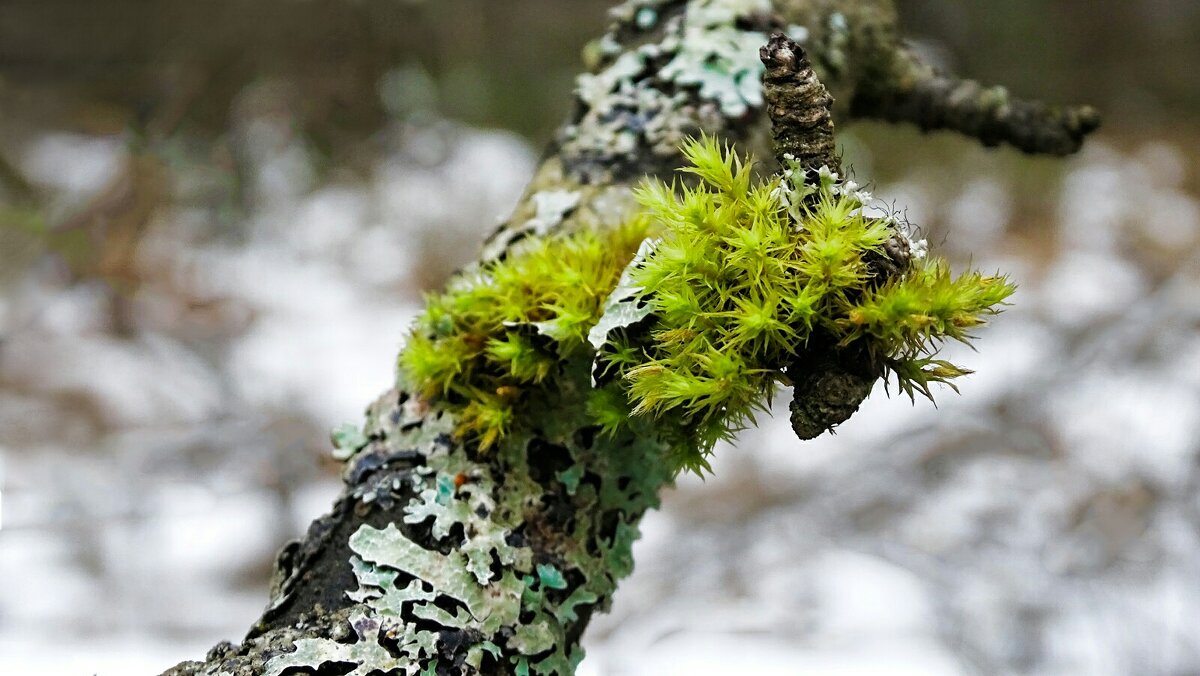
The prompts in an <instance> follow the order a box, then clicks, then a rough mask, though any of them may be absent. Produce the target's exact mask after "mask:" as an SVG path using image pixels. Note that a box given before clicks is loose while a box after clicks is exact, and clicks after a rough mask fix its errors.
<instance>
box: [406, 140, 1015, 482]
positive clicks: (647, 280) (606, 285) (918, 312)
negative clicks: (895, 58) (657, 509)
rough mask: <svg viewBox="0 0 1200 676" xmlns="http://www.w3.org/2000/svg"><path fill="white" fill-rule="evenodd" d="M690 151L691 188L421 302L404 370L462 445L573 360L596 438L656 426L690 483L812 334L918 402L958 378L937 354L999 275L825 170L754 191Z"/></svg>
mask: <svg viewBox="0 0 1200 676" xmlns="http://www.w3.org/2000/svg"><path fill="white" fill-rule="evenodd" d="M683 151H684V154H685V155H686V157H687V159H688V160H689V162H690V166H689V167H687V168H686V169H684V170H683V171H685V172H688V173H690V174H694V175H695V176H697V177H698V178H699V183H698V184H697V185H694V186H688V185H679V184H672V185H667V184H664V183H662V182H660V181H649V182H647V183H645V184H644V185H643V186H642V187H640V188H639V189H638V191H637V198H638V201H639V203H640V204H641V206H642V209H643V211H642V213H641V215H640V216H639V217H637V218H635V219H634V220H633V221H631V222H630V223H627V224H625V225H623V226H621V227H619V228H616V229H614V230H611V231H605V232H602V233H594V232H583V233H577V234H573V235H569V236H555V237H548V238H544V239H542V240H540V241H538V242H536V243H534V244H533V245H532V246H531V248H528V249H526V250H524V251H522V252H520V253H516V254H513V255H511V256H510V257H509V258H507V259H505V260H504V261H502V262H499V263H494V264H492V265H490V266H489V267H487V268H485V269H483V270H481V271H479V272H477V273H475V274H474V275H473V276H470V277H466V278H463V279H460V280H458V282H457V283H456V284H455V285H454V286H453V287H452V288H451V290H450V291H448V292H447V293H445V294H442V295H439V296H435V297H433V298H430V299H429V304H428V308H427V310H426V312H425V314H424V315H423V316H422V317H421V318H420V319H419V320H418V322H417V326H416V329H415V330H414V333H413V336H412V338H411V339H410V341H409V344H408V347H407V349H406V350H405V351H404V353H403V354H402V355H401V358H400V364H401V369H402V371H403V372H404V374H405V375H406V376H407V380H408V383H409V384H410V385H411V386H413V387H414V388H415V389H416V390H417V391H418V392H419V393H420V394H421V395H422V396H424V397H426V398H436V399H440V400H442V401H444V402H447V403H449V404H451V405H454V406H456V407H457V408H458V409H459V411H458V420H459V423H458V431H459V434H460V435H463V436H466V437H469V438H472V439H474V440H476V441H477V442H478V443H479V445H480V447H481V448H483V449H485V450H486V449H488V448H490V447H492V446H494V445H495V444H496V443H497V442H498V441H499V440H500V439H502V438H503V437H504V436H506V435H508V434H509V433H511V432H512V430H513V427H514V426H515V425H517V424H519V422H518V421H520V420H521V419H522V417H523V416H522V415H521V406H522V402H523V401H528V400H529V398H530V395H532V394H536V393H538V392H542V391H547V392H552V391H553V390H552V389H551V385H552V382H551V381H552V380H553V379H554V378H555V374H556V370H557V369H559V368H560V364H561V363H562V361H563V359H564V358H567V357H574V356H577V355H579V354H580V353H586V354H589V355H592V354H594V359H595V367H594V369H593V375H594V376H595V378H596V379H597V381H598V382H597V383H596V384H595V389H594V391H593V393H592V394H591V396H590V397H589V400H588V413H589V414H590V415H591V416H592V417H593V418H594V420H595V422H596V424H598V425H599V426H600V427H601V428H603V429H604V430H606V431H608V432H609V433H614V432H616V431H618V430H620V429H622V428H623V427H627V426H628V425H629V424H630V421H631V416H632V420H638V419H649V420H651V421H652V425H651V427H652V429H653V430H654V433H655V434H656V435H657V436H658V437H659V438H660V439H661V440H662V441H664V442H666V443H667V444H668V445H669V446H670V447H671V448H672V449H674V453H673V455H674V457H675V460H676V462H677V463H678V465H679V466H680V467H685V468H688V469H691V470H695V471H700V470H701V469H703V468H706V467H707V461H706V457H707V455H708V454H709V452H711V450H712V447H713V445H714V444H715V443H716V442H717V441H718V440H720V439H724V438H729V437H730V436H732V435H733V434H734V433H735V432H736V431H737V430H739V429H741V428H742V427H743V426H745V425H747V424H751V423H753V421H754V413H755V412H756V411H758V410H763V409H765V408H766V407H767V406H768V404H769V402H770V399H771V396H772V394H773V393H774V392H775V390H776V388H777V387H778V386H779V385H780V384H787V383H788V382H789V381H788V378H787V375H786V370H787V368H788V366H789V365H791V364H793V363H795V362H796V360H797V359H803V357H804V352H805V350H806V349H807V348H808V346H809V345H810V341H813V340H814V339H816V344H819V345H822V346H828V345H829V344H838V345H849V344H850V343H856V344H859V345H863V346H865V347H866V348H867V349H866V351H865V352H866V354H868V355H869V358H870V359H872V360H873V361H874V363H875V364H876V365H877V366H878V367H880V368H882V369H884V371H885V372H886V373H888V374H889V375H891V376H893V377H895V378H896V380H897V382H898V384H899V386H900V389H901V390H902V391H903V392H905V393H907V394H909V395H910V396H913V395H914V394H915V393H916V392H920V393H922V394H924V395H926V396H931V392H930V389H929V384H930V383H933V382H948V381H950V380H951V379H953V378H955V377H958V376H960V375H963V374H964V373H966V371H964V370H962V369H959V368H958V367H956V366H954V365H953V364H950V363H948V362H945V361H942V360H937V359H933V356H934V355H935V353H936V352H937V350H938V348H939V346H940V344H941V342H942V341H943V340H945V339H947V338H952V339H955V340H960V341H967V340H969V339H970V335H969V333H968V332H969V330H970V329H972V328H973V327H976V326H979V325H981V324H983V323H984V317H985V316H986V315H988V314H992V313H995V312H996V311H998V309H999V307H1000V306H1001V305H1002V304H1003V302H1004V300H1005V299H1006V298H1007V297H1008V296H1009V295H1010V294H1011V293H1012V291H1013V286H1012V284H1010V283H1009V282H1008V280H1007V279H1006V278H1004V277H1000V276H985V275H981V274H979V273H977V272H969V273H967V274H964V275H961V276H959V277H952V276H951V275H950V272H949V268H948V266H947V264H946V263H945V262H944V261H942V260H940V259H935V258H928V257H925V256H924V252H923V251H922V250H920V249H918V248H916V247H915V246H914V245H913V244H912V243H911V242H910V241H909V240H908V237H907V233H906V232H904V230H903V229H902V227H901V226H900V225H898V224H897V223H895V222H894V221H893V220H892V219H890V218H881V217H874V216H870V215H868V214H867V213H865V212H864V210H863V203H864V201H865V199H867V197H866V196H865V195H864V194H863V193H859V192H856V191H855V188H854V186H853V185H852V184H849V183H839V182H838V180H837V176H836V175H834V174H832V173H830V172H828V171H823V172H821V173H820V181H819V185H808V184H804V183H803V182H802V178H803V176H804V172H802V171H799V168H798V167H796V166H792V167H789V168H788V170H787V171H785V172H784V174H783V176H777V177H774V178H772V179H770V180H767V181H763V182H755V181H754V180H753V179H752V175H751V171H750V166H749V165H748V163H746V162H744V161H743V160H742V159H741V158H738V157H737V156H735V155H734V154H733V153H731V152H728V151H723V150H722V148H721V146H720V145H719V144H718V143H717V142H716V141H715V140H713V139H711V138H704V139H701V140H698V141H691V142H689V143H687V144H686V145H685V146H684V148H683ZM650 235H655V236H660V237H659V238H658V239H653V240H649V243H648V245H646V246H642V247H641V253H639V255H638V256H637V258H634V252H635V251H638V249H639V245H642V244H643V240H644V239H645V238H646V237H647V236H650ZM631 259H633V262H632V263H631V262H630V261H631ZM618 282H619V283H620V286H619V287H618ZM616 288H619V290H618V291H616V292H614V289H616ZM610 294H611V295H612V296H614V297H610ZM616 296H621V297H619V298H617V297H616ZM597 323H599V324H600V325H601V326H602V327H603V330H602V331H600V335H599V336H597V335H595V334H596V332H594V331H592V334H593V335H591V336H589V332H590V331H591V330H592V328H593V327H595V326H596V325H597ZM589 340H590V342H589ZM821 349H828V347H822V348H821Z"/></svg>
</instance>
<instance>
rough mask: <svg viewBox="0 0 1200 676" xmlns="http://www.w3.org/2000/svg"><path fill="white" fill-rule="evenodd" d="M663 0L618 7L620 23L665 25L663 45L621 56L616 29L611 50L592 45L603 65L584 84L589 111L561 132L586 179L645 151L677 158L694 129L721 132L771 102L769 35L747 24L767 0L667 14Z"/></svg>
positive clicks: (711, 1) (716, 0)
mask: <svg viewBox="0 0 1200 676" xmlns="http://www.w3.org/2000/svg"><path fill="white" fill-rule="evenodd" d="M659 4H661V3H654V2H629V3H625V4H624V5H621V6H620V7H618V8H617V10H615V12H614V17H615V18H616V19H617V20H618V22H619V23H618V25H622V23H623V24H624V25H634V26H637V27H638V28H639V30H647V29H649V28H650V26H652V25H656V26H661V32H662V37H661V39H660V40H659V41H658V42H653V43H648V44H642V45H639V46H637V47H636V48H632V49H629V50H627V51H624V52H623V53H622V52H620V51H617V50H619V43H618V42H617V41H616V38H615V37H614V36H613V34H612V33H610V34H609V36H607V38H606V40H605V41H604V42H603V44H604V45H607V48H608V51H607V52H605V51H604V50H601V49H600V47H599V46H597V47H594V48H592V49H590V50H589V53H590V54H592V56H590V57H589V60H592V61H594V62H595V63H594V69H593V70H594V72H591V73H586V74H584V75H581V76H580V77H579V79H578V81H577V84H576V95H577V96H578V98H579V100H580V101H581V102H582V103H583V104H584V106H585V110H584V112H583V115H582V116H581V118H580V119H579V120H577V121H576V122H575V123H573V124H571V125H568V126H567V127H566V128H565V129H564V130H563V132H562V133H561V135H560V137H559V144H560V146H561V150H562V152H563V154H564V156H565V157H566V158H567V160H568V163H569V164H572V165H573V166H576V168H577V170H578V171H580V172H582V173H583V175H585V176H586V175H588V172H589V171H592V169H595V170H600V169H599V167H602V166H611V165H619V164H620V162H619V161H617V162H613V158H620V157H632V156H633V155H635V152H634V151H635V150H638V149H644V150H648V151H649V156H650V157H660V158H670V157H674V156H676V154H677V152H678V151H677V149H678V146H679V144H680V143H681V142H682V141H683V139H684V138H685V137H686V136H687V135H689V134H694V133H696V131H698V130H699V129H710V130H719V129H722V128H724V127H725V126H726V125H727V124H728V123H729V121H730V120H737V119H739V118H742V117H744V116H745V115H746V114H747V113H748V112H750V111H751V110H754V109H757V108H759V107H761V106H762V102H763V100H762V84H761V82H760V78H761V74H762V71H763V65H762V63H761V61H760V60H759V58H758V48H759V46H761V45H762V44H763V42H764V41H765V40H766V36H765V34H764V33H762V32H761V31H757V30H746V29H743V28H741V27H739V21H742V20H750V19H756V18H760V17H762V16H764V15H767V14H769V12H770V11H771V6H770V3H769V2H768V1H767V0H692V1H691V2H688V3H687V5H686V6H685V7H684V9H683V11H682V13H679V14H673V15H671V16H669V18H666V19H664V18H663V15H662V13H661V12H660V11H659V9H658V5H659ZM651 13H653V14H651ZM651 16H653V18H654V23H653V24H651V23H650V21H649V17H651ZM605 54H607V55H605ZM613 57H615V58H613Z"/></svg>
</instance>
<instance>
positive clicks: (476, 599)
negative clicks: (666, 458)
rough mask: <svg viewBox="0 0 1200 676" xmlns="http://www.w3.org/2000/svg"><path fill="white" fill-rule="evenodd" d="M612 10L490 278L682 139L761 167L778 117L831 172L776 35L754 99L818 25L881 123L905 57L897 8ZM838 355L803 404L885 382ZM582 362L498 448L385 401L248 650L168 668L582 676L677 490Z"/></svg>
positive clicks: (590, 221)
mask: <svg viewBox="0 0 1200 676" xmlns="http://www.w3.org/2000/svg"><path fill="white" fill-rule="evenodd" d="M613 16H614V24H613V26H612V28H611V30H610V31H609V33H608V34H607V35H605V36H604V37H603V38H602V39H601V40H599V41H597V43H595V44H594V45H593V47H592V48H591V50H590V53H591V55H592V58H591V59H590V61H591V63H590V71H591V72H589V73H588V74H585V75H583V76H581V77H580V79H579V83H578V90H577V97H578V108H577V112H576V114H575V115H574V116H573V117H572V119H571V120H570V121H569V122H568V124H567V125H566V126H564V128H563V130H562V132H561V133H560V134H559V136H558V137H557V139H556V141H555V143H554V146H553V147H552V149H551V152H550V153H549V154H548V155H547V157H546V159H545V160H544V162H543V163H542V165H541V167H540V168H539V170H538V171H537V173H536V175H535V177H534V179H533V181H532V183H531V185H530V187H529V189H528V190H527V192H526V194H525V196H524V198H523V200H522V202H521V205H520V206H519V207H518V208H517V210H516V212H515V213H514V215H513V216H512V218H511V219H510V220H509V221H508V222H507V223H505V224H504V225H502V226H501V227H500V228H499V229H498V230H497V231H496V232H495V233H494V234H493V235H492V236H491V237H490V238H489V240H488V242H487V243H486V245H485V248H484V252H483V256H482V259H481V263H480V265H481V266H486V265H487V262H488V261H490V260H495V259H498V258H502V257H504V256H506V255H507V253H508V252H509V251H510V250H512V249H513V247H519V246H521V242H522V240H525V239H528V238H537V237H545V236H546V235H548V234H550V233H553V232H563V231H571V230H577V229H582V228H594V227H604V226H606V225H611V224H613V223H617V222H620V221H621V220H622V219H624V218H625V217H627V215H628V214H629V211H630V209H631V199H630V191H629V186H630V184H631V183H632V182H634V181H636V180H638V179H639V178H640V177H641V176H642V175H644V174H655V175H665V174H668V173H670V172H672V171H673V170H674V169H675V168H676V167H677V166H679V164H680V155H679V152H678V146H679V142H680V141H681V140H682V139H683V138H684V137H685V136H686V135H689V134H695V133H698V132H701V131H703V132H706V133H709V134H717V135H721V136H723V137H725V138H726V139H727V140H729V141H731V142H733V143H736V144H738V145H739V146H741V147H743V148H750V149H757V150H758V154H759V155H760V156H763V155H769V154H770V151H768V152H766V153H764V152H762V150H763V149H766V148H770V147H771V146H772V143H771V140H770V137H769V135H768V134H767V133H766V125H765V124H764V123H765V122H766V117H767V116H764V115H763V112H764V108H765V109H766V110H768V111H769V113H770V118H771V121H772V122H773V123H774V124H775V127H774V129H775V143H774V146H775V149H776V150H777V151H778V152H779V154H780V155H781V156H782V155H783V154H784V153H787V154H792V155H794V156H795V157H798V158H802V162H803V163H804V166H806V167H816V166H820V165H822V164H824V165H827V166H830V167H836V166H837V164H838V161H837V155H836V147H835V145H834V137H833V122H832V116H833V114H835V113H836V111H837V109H836V108H832V105H833V99H832V97H831V96H830V95H829V92H828V91H826V90H825V88H824V87H823V86H822V85H821V81H820V80H819V79H818V78H817V74H816V72H815V71H814V69H813V68H809V67H808V62H807V60H806V57H805V55H804V52H803V50H801V49H800V48H799V47H798V46H796V45H795V43H792V42H791V41H788V40H786V39H784V38H776V39H772V41H771V42H770V44H768V46H767V47H766V48H764V50H763V52H762V55H761V56H762V58H763V61H764V62H765V77H766V80H765V82H766V84H765V90H764V88H763V86H762V85H760V77H761V76H762V75H763V73H764V71H763V64H760V62H759V61H758V58H757V57H758V56H759V46H760V45H762V44H763V43H764V42H765V41H766V39H767V33H768V32H770V31H772V30H776V29H778V28H780V27H781V26H784V25H791V24H802V25H805V26H810V27H811V30H810V31H809V34H808V44H809V47H810V49H811V50H812V51H813V53H814V54H815V55H816V57H815V58H814V63H813V65H814V66H816V70H818V71H820V70H823V71H824V74H823V77H825V78H828V82H829V83H831V85H832V86H831V88H832V89H833V90H834V91H835V92H838V91H841V92H844V93H845V95H847V96H851V97H853V98H854V100H855V101H856V103H855V105H854V106H852V108H851V112H854V111H857V114H858V115H867V116H871V115H886V114H888V113H887V105H886V103H887V99H885V98H878V97H877V98H876V101H877V102H878V105H879V107H878V108H873V107H872V106H871V105H870V104H871V101H872V100H871V99H870V98H868V97H867V96H866V94H862V92H864V91H868V90H869V87H870V85H869V84H867V83H866V82H865V80H866V79H870V78H873V77H876V75H877V72H878V63H879V59H880V55H881V54H883V53H891V52H888V50H891V51H892V52H894V51H895V50H896V49H899V47H898V46H897V45H898V42H897V41H895V40H894V39H881V37H880V36H884V37H885V38H886V36H888V35H892V32H891V29H890V28H888V26H889V23H888V22H889V21H893V22H894V16H893V12H892V10H891V6H890V2H887V1H886V0H861V1H857V2H855V1H848V2H840V3H834V2H830V1H828V0H777V1H776V2H774V3H770V2H767V0H763V2H762V3H755V2H732V1H730V0H629V2H625V3H623V4H621V5H619V6H618V7H617V8H616V9H615V10H614V12H613ZM889 40H890V41H889ZM931 105H940V104H938V103H937V102H934V103H933V104H931ZM831 111H833V112H831ZM830 354H831V356H830V359H829V360H828V363H827V364H823V363H821V362H820V360H816V361H814V362H813V363H812V364H813V365H810V366H808V367H805V368H807V369H808V371H805V372H804V375H803V378H800V377H799V376H800V375H801V374H800V371H797V372H796V374H795V375H796V381H797V383H798V389H799V390H801V391H803V392H805V393H806V396H810V398H811V397H817V398H818V399H819V398H820V397H821V396H825V399H826V400H829V397H830V396H832V397H834V398H835V399H837V398H840V399H843V400H848V399H847V395H846V393H844V392H841V391H839V389H838V388H839V387H842V386H843V385H844V384H845V383H844V382H842V381H844V380H845V378H842V380H838V379H837V378H836V377H834V378H833V380H831V379H830V374H831V373H832V374H834V376H836V375H837V373H844V374H846V373H848V374H850V376H849V377H851V378H852V379H854V382H855V383H857V384H856V385H855V386H854V388H852V389H854V392H853V393H851V394H850V395H849V398H850V399H853V398H854V397H858V400H857V401H861V396H865V393H864V392H863V391H862V390H863V387H866V391H869V383H870V382H872V381H873V380H874V377H875V376H874V375H873V374H872V373H871V372H870V371H869V370H867V371H863V370H862V368H861V362H862V358H861V356H860V355H856V354H853V353H852V352H848V351H845V350H843V351H840V352H835V351H833V347H832V346H831V353H830ZM855 364H858V366H855ZM589 365H590V360H571V359H567V360H564V362H563V363H562V364H561V367H560V369H559V371H558V372H557V373H556V374H555V375H553V376H552V378H553V379H554V381H553V384H554V388H553V389H554V395H553V396H552V397H548V399H547V400H546V401H539V402H531V403H532V404H533V405H532V406H528V407H525V410H533V411H540V413H535V414H532V417H533V418H534V419H532V420H529V421H526V422H528V423H529V424H527V425H523V426H522V427H524V428H527V429H530V430H534V431H533V432H529V433H523V434H524V435H525V436H523V437H520V438H518V439H516V440H514V441H513V443H505V444H503V445H502V447H501V448H500V449H498V450H496V451H493V452H492V453H490V454H487V453H483V452H481V451H480V449H479V448H478V447H476V446H475V445H473V444H470V443H464V442H463V441H462V440H459V439H456V438H455V437H454V436H453V434H452V431H453V429H454V426H453V422H454V421H453V419H452V415H451V413H450V412H448V411H446V410H443V409H441V408H439V407H438V406H437V405H436V404H431V403H430V402H427V401H423V400H421V399H420V398H419V397H416V396H413V395H411V394H410V393H408V392H407V391H405V387H404V384H403V383H400V384H399V385H398V386H397V388H396V389H394V390H392V391H389V392H387V393H385V394H384V395H383V396H382V397H381V398H379V399H378V400H377V401H376V402H375V403H374V404H372V405H371V407H370V408H369V409H368V411H367V422H366V424H365V426H364V427H363V429H362V430H361V431H358V430H343V431H342V432H341V433H339V434H338V435H337V438H336V439H335V443H336V445H337V446H338V450H339V452H341V453H343V454H344V455H345V456H347V462H346V470H345V476H344V478H345V487H344V489H343V492H342V495H341V496H340V497H339V498H338V499H337V501H336V503H335V504H334V506H333V509H332V510H331V512H330V513H329V514H327V515H325V516H322V517H321V518H319V519H317V520H316V521H315V522H314V523H313V524H312V526H311V527H310V529H309V531H308V534H307V535H306V537H305V538H304V539H303V540H302V541H300V542H295V543H291V544H289V545H288V546H286V547H285V548H284V549H283V550H282V552H281V553H280V555H279V558H278V561H277V563H276V575H275V582H274V584H273V585H272V592H271V600H270V603H269V605H268V607H267V609H266V610H265V611H264V613H263V615H262V617H261V618H260V619H259V620H258V622H256V623H255V625H254V626H253V627H252V628H251V630H250V632H249V634H248V636H247V637H246V639H245V640H244V641H243V642H242V643H240V644H237V645H235V644H232V643H222V644H220V645H218V646H216V647H215V648H213V650H212V651H210V652H209V654H208V655H207V656H206V658H205V659H204V660H203V661H190V662H184V663H181V664H179V665H177V666H176V667H174V668H172V669H170V670H168V671H167V672H165V673H166V674H170V675H172V676H184V675H189V676H194V675H199V674H208V675H216V674H236V675H238V676H249V675H251V674H254V675H257V674H270V675H272V676H279V675H281V674H285V673H333V672H331V671H326V670H329V669H336V670H337V673H346V669H352V671H350V672H349V673H352V674H355V675H357V676H366V675H367V674H370V673H400V674H418V673H420V674H433V673H436V674H460V673H465V674H476V673H483V674H525V673H538V674H550V673H557V674H569V673H573V671H574V666H575V665H576V664H577V663H578V660H579V659H581V658H582V651H581V649H580V647H579V640H580V637H581V635H582V633H583V631H584V629H585V628H586V626H587V624H588V621H589V619H590V617H591V615H592V613H593V612H595V611H597V610H601V611H602V610H604V609H606V608H607V606H608V604H609V602H610V599H611V595H612V592H613V591H614V590H615V589H616V585H617V582H618V581H619V579H620V578H621V577H623V576H624V575H627V574H628V573H629V572H630V570H631V569H632V558H631V554H630V551H631V549H630V548H631V546H632V543H633V541H634V540H635V539H636V537H637V528H638V523H639V521H640V518H641V516H642V514H644V512H645V511H646V510H647V509H650V508H652V507H654V506H657V504H658V493H659V491H660V489H661V488H662V487H663V486H665V485H667V484H668V483H669V482H670V480H671V477H670V475H669V473H667V471H666V470H665V467H666V466H667V465H666V463H664V462H662V458H661V453H662V448H661V447H659V446H658V445H657V444H656V443H654V442H653V441H652V440H649V439H647V438H644V437H639V436H637V435H635V434H633V433H632V432H623V433H621V434H620V435H618V436H617V437H615V438H606V437H603V436H602V435H599V434H598V430H597V428H596V427H594V426H593V425H592V424H591V422H590V418H589V417H588V414H587V410H586V409H587V394H588V391H589V382H588V380H589V376H590V373H589ZM835 371H836V373H835ZM835 381H837V382H835ZM863 383H866V385H863ZM826 395H828V396H826ZM860 395H861V396H860ZM857 401H855V402H854V403H853V407H856V406H857ZM851 412H852V408H851ZM847 415H848V414H847Z"/></svg>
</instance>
